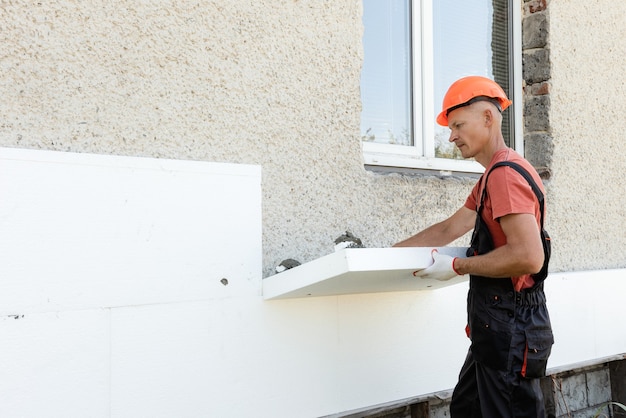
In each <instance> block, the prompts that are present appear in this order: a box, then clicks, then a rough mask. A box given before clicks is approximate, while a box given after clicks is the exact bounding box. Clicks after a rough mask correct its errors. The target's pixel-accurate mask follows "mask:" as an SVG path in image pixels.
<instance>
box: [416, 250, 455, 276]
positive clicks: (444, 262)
mask: <svg viewBox="0 0 626 418" xmlns="http://www.w3.org/2000/svg"><path fill="white" fill-rule="evenodd" d="M431 254H432V256H433V264H431V265H430V267H428V268H426V269H424V270H418V271H414V272H413V276H415V277H419V278H420V279H436V280H441V281H445V280H450V279H452V278H453V277H456V276H458V275H459V274H458V273H457V272H456V270H454V260H455V259H456V257H450V256H449V255H445V254H439V251H437V250H433V251H432V252H431Z"/></svg>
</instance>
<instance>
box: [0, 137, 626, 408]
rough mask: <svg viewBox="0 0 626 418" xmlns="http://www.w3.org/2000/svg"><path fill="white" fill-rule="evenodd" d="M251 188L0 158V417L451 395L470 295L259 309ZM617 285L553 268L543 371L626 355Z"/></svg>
mask: <svg viewBox="0 0 626 418" xmlns="http://www.w3.org/2000/svg"><path fill="white" fill-rule="evenodd" d="M260 187H261V176H260V170H259V167H256V166H242V165H231V164H214V163H205V162H191V161H187V162H183V161H173V160H155V159H142V158H130V157H112V156H96V155H89V154H68V153H56V152H48V151H27V150H11V149H0V257H1V260H0V278H1V279H0V341H1V344H0V416H2V417H4V416H7V417H37V418H39V417H86V416H89V417H115V418H117V417H133V418H135V417H139V416H146V417H172V416H176V417H242V416H271V417H317V416H322V415H326V414H332V413H337V412H341V411H346V410H351V409H356V408H361V407H366V406H369V405H375V404H378V403H383V402H388V401H394V400H397V399H402V398H407V397H411V396H416V395H420V394H425V393H430V392H435V391H439V390H445V389H449V388H450V387H452V386H453V385H454V383H455V380H456V375H457V373H458V369H459V368H460V366H461V363H462V361H463V358H464V354H465V351H466V349H467V346H468V341H467V339H466V338H465V335H464V330H463V328H464V326H465V313H464V310H465V297H466V290H467V284H466V283H461V284H459V285H454V286H450V287H447V288H443V289H439V290H436V291H424V292H393V293H380V294H377V293H372V294H360V295H343V296H326V297H318V298H309V299H303V298H298V299H287V300H276V301H265V300H263V297H262V295H261V284H262V282H261V270H262V268H261V197H260V196H261V193H260ZM624 276H626V272H625V271H624V270H606V271H593V272H581V273H559V274H554V275H552V277H551V278H550V279H549V281H548V282H547V285H546V288H547V289H546V290H547V294H548V298H549V303H550V307H551V313H552V318H553V322H554V327H555V333H556V337H557V344H556V345H555V347H554V355H553V357H552V361H551V364H550V366H551V367H555V366H559V365H563V364H569V363H576V362H579V361H585V360H589V359H592V358H597V357H603V356H606V355H610V354H615V353H622V352H626V332H625V331H624V330H623V326H621V325H620V322H621V318H623V317H624V315H626V304H624V303H622V299H623V297H622V295H623V294H624V293H625V291H626V281H625V280H623V279H624ZM222 278H226V279H228V285H223V284H222V283H221V279H222ZM590 302H591V303H590Z"/></svg>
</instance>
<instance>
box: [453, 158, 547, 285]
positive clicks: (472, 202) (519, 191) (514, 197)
mask: <svg viewBox="0 0 626 418" xmlns="http://www.w3.org/2000/svg"><path fill="white" fill-rule="evenodd" d="M500 161H513V162H515V163H517V164H519V165H521V166H522V167H523V168H524V169H526V171H528V172H529V173H530V174H531V176H532V177H533V179H534V180H535V183H537V186H539V188H540V189H541V191H542V192H543V193H544V194H545V190H544V188H543V183H542V182H541V178H540V177H539V175H538V174H537V171H536V170H535V169H534V168H533V166H531V165H530V164H529V163H528V161H526V160H525V159H524V158H522V156H520V155H519V154H518V153H517V152H515V151H514V150H512V149H510V148H507V149H504V150H501V151H498V152H496V154H495V155H494V156H493V158H492V159H491V162H490V163H489V166H488V167H487V168H486V169H485V173H487V172H488V171H489V169H490V168H491V167H493V165H494V164H496V163H498V162H500ZM484 177H485V176H483V177H482V178H481V181H479V182H478V183H476V185H475V186H474V188H473V189H472V192H471V193H470V195H469V196H468V198H467V200H466V201H465V207H467V208H469V209H471V210H474V211H475V210H477V209H478V204H479V202H480V196H481V194H482V189H483V182H484ZM516 213H530V214H533V215H535V219H537V226H538V227H540V225H541V213H540V210H539V202H538V201H537V197H536V196H535V193H534V192H533V189H532V187H531V186H530V184H528V182H527V181H526V179H525V178H524V177H522V176H521V174H519V173H518V172H517V171H515V170H514V169H512V168H510V167H498V168H496V169H495V170H494V171H493V172H492V173H491V174H490V175H489V181H488V182H487V195H486V196H485V201H484V207H483V219H484V220H485V222H486V224H487V228H489V232H490V233H491V237H492V239H493V244H494V246H495V247H496V248H498V247H501V246H502V245H504V244H506V236H505V235H504V232H503V231H502V227H501V226H500V222H499V219H500V218H501V217H503V216H506V215H511V214H516ZM511 279H512V281H513V287H514V288H515V290H516V291H518V292H519V291H520V290H522V289H526V288H529V287H532V285H533V284H534V280H533V279H532V277H530V275H524V276H519V277H512V278H511Z"/></svg>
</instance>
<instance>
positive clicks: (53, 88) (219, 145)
mask: <svg viewBox="0 0 626 418" xmlns="http://www.w3.org/2000/svg"><path fill="white" fill-rule="evenodd" d="M596 3H597V5H596V6H595V7H587V6H588V2H585V3H583V2H580V7H571V5H570V2H568V4H567V6H566V5H563V4H561V5H559V4H557V3H551V7H552V9H553V10H550V16H551V31H552V32H553V34H551V39H552V42H553V45H552V47H551V53H552V57H553V60H554V67H553V84H554V86H553V87H554V88H553V90H552V92H553V94H554V98H553V105H552V113H553V116H552V120H553V127H554V140H555V152H554V154H555V155H554V170H553V172H554V177H553V180H551V182H550V185H549V199H550V200H549V210H550V214H549V219H548V220H549V222H548V229H549V231H550V232H551V234H552V236H553V238H554V240H555V257H554V263H553V266H552V268H553V270H569V269H585V268H598V267H618V266H622V267H623V266H626V261H625V258H624V256H623V254H621V251H620V250H619V248H620V247H622V248H623V247H624V244H625V243H626V241H625V240H626V238H625V237H624V235H625V234H624V233H623V231H622V230H620V228H619V227H616V225H615V223H614V222H615V220H616V219H622V218H624V209H623V207H624V205H625V204H626V202H625V201H624V199H625V198H624V197H621V196H620V194H619V193H618V194H615V193H614V191H615V190H616V188H617V187H619V186H618V184H619V183H618V180H619V177H620V173H622V172H623V168H622V167H623V166H624V159H625V158H626V157H625V156H624V155H623V154H624V153H623V152H622V153H620V152H619V150H620V149H622V150H623V148H624V146H623V145H622V142H620V141H617V140H616V139H617V138H616V136H617V134H618V133H620V132H623V131H624V124H626V122H625V121H624V120H623V118H621V115H620V114H618V112H619V109H621V108H623V107H624V106H623V105H622V106H620V104H624V102H625V101H626V99H623V97H626V95H624V94H623V93H624V90H625V88H626V87H625V86H624V82H623V78H622V77H620V75H619V74H620V73H619V71H620V66H619V65H618V66H617V67H616V68H614V69H611V66H612V65H617V64H615V63H621V62H624V57H625V55H626V51H625V50H624V48H625V46H624V43H623V42H621V43H620V42H618V41H619V40H620V39H624V37H623V34H624V29H623V28H622V27H621V26H619V22H621V21H623V17H624V14H625V8H626V5H622V4H621V3H619V2H618V3H615V2H612V1H608V0H603V1H598V2H596ZM0 7H1V8H2V9H1V14H0V25H1V27H2V31H1V32H0V42H1V43H2V45H3V48H2V50H1V52H0V68H1V69H2V72H1V73H0V86H1V87H0V88H1V90H2V98H3V99H2V101H0V114H1V115H2V123H0V146H5V147H23V148H43V149H53V150H67V151H77V152H95V153H104V154H119V155H133V156H153V157H167V158H174V159H192V160H204V161H216V162H234V163H249V164H259V165H261V166H262V169H263V251H264V254H263V266H264V267H263V274H264V275H265V276H267V275H269V274H271V272H272V270H273V267H274V266H275V265H276V264H277V263H278V262H280V261H281V260H282V259H285V258H296V259H298V260H300V261H303V262H305V261H309V260H312V259H314V258H317V257H319V256H321V255H324V254H327V253H329V252H331V251H333V240H334V239H335V238H336V237H337V236H338V235H340V234H341V233H343V232H344V231H345V230H346V229H348V230H350V231H352V232H353V233H355V234H356V235H358V236H359V237H361V238H362V239H363V240H364V242H365V244H366V245H367V246H370V247H384V246H388V245H390V244H392V243H393V242H395V241H397V240H399V239H401V238H404V237H406V236H408V235H410V234H413V233H414V232H416V231H417V230H419V229H420V228H423V227H425V226H427V225H428V224H430V223H432V222H435V221H437V220H439V219H441V218H443V217H444V216H447V215H449V214H451V213H452V212H453V211H454V210H455V209H456V208H457V207H458V206H459V205H461V204H462V203H463V201H464V198H465V196H466V194H467V193H468V191H469V189H470V187H471V185H472V184H473V182H474V181H475V179H472V178H446V179H439V178H436V177H423V176H413V177H411V176H402V175H398V174H393V175H379V174H373V173H371V172H367V171H366V170H365V169H364V168H363V163H362V156H361V144H360V142H359V136H360V135H359V118H360V97H359V74H360V68H361V62H362V48H361V43H360V39H361V34H362V25H361V12H362V9H361V8H362V5H361V1H359V0H351V1H341V2H329V1H323V0H283V1H278V0H272V1H246V0H233V1H228V2H224V1H208V2H203V3H200V4H199V3H197V2H191V1H171V2H156V3H155V4H151V3H144V2H130V1H116V2H107V3H106V4H103V5H101V4H100V3H99V2H93V3H92V2H79V1H69V0H66V1H59V2H56V3H47V2H41V3H20V4H7V3H4V4H3V5H2V6H0ZM583 10H585V12H584V13H581V11H583ZM580 28H586V30H584V31H581V30H580ZM619 31H621V32H619ZM557 32H558V33H557ZM620 33H621V35H622V36H620ZM590 37H593V39H594V40H593V42H591V41H590ZM601 45H604V46H603V47H600V46H601ZM591 86H593V88H590V87H591ZM583 87H584V88H583ZM590 92H591V93H592V95H591V96H590V95H589V94H590ZM620 93H621V94H620ZM582 98H584V100H582ZM594 109H596V110H594ZM620 118H621V120H620ZM600 121H602V123H600ZM590 138H593V140H590ZM583 201H589V202H590V203H589V204H588V205H587V206H585V207H582V208H581V207H580V202H583ZM618 225H619V224H618ZM598 226H599V228H598ZM591 244H593V245H591ZM590 248H595V249H596V251H595V252H593V251H592V250H590Z"/></svg>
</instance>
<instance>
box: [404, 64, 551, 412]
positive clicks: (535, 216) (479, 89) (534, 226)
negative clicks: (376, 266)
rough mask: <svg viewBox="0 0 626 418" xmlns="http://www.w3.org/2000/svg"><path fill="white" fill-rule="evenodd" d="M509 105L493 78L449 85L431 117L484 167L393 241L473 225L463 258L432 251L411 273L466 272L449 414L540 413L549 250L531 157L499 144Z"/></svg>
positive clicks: (450, 233)
mask: <svg viewBox="0 0 626 418" xmlns="http://www.w3.org/2000/svg"><path fill="white" fill-rule="evenodd" d="M511 103H512V102H511V101H510V100H509V99H508V98H507V96H506V94H505V93H504V91H503V90H502V88H501V87H500V86H499V85H498V84H497V83H495V82H494V81H493V80H491V79H489V78H485V77H480V76H469V77H464V78H461V79H460V80H457V81H456V82H455V83H453V84H452V85H451V86H450V88H449V89H448V91H447V93H446V95H445V97H444V99H443V109H442V111H441V113H439V115H438V116H437V123H438V124H440V125H442V126H448V127H449V128H450V139H449V141H450V142H452V143H454V144H455V145H456V147H457V148H458V149H459V151H460V152H461V154H462V156H463V158H474V159H475V160H476V161H477V162H478V163H480V164H481V165H482V166H483V167H485V173H484V174H483V175H482V177H481V179H480V180H479V181H478V182H477V183H476V185H475V186H474V187H473V189H472V191H471V193H470V195H469V196H468V198H467V199H466V201H465V204H464V205H463V206H462V207H461V208H460V209H459V210H458V211H456V212H455V213H454V214H453V215H452V216H450V217H449V218H447V219H446V220H444V221H442V222H439V223H437V224H434V225H432V226H430V227H428V228H426V229H425V230H423V231H421V232H419V233H418V234H416V235H414V236H412V237H410V238H408V239H406V240H404V241H401V242H399V243H397V244H395V245H394V246H397V247H439V246H445V245H447V244H449V243H450V242H452V241H454V240H455V239H457V238H460V237H461V236H463V235H465V234H466V233H468V232H469V231H471V230H472V229H473V230H474V231H473V233H472V238H471V243H470V247H469V250H468V254H467V255H468V256H467V258H458V257H451V256H448V255H444V254H441V253H439V252H437V251H436V249H434V250H433V251H432V265H430V267H428V268H426V269H424V270H421V271H417V272H415V273H414V275H415V276H417V277H418V278H419V279H437V280H449V279H451V278H453V277H456V276H457V275H465V274H469V277H470V280H469V294H468V299H467V313H468V326H467V328H466V332H467V335H468V337H469V338H470V340H471V344H470V348H469V350H468V354H467V357H466V359H465V363H464V364H463V366H462V368H461V371H460V374H459V380H458V382H457V384H456V386H455V388H454V392H453V395H452V400H451V404H450V416H451V417H452V418H461V417H462V418H468V417H498V418H503V417H545V408H544V404H543V396H542V392H541V388H540V385H539V382H540V378H541V377H543V376H544V375H545V371H546V364H547V360H548V356H549V355H550V351H551V347H552V344H553V342H554V339H553V335H552V329H551V326H550V318H549V315H548V310H547V308H546V298H545V294H544V292H543V280H544V279H545V277H546V275H547V264H548V260H549V254H550V245H549V244H550V243H549V237H548V236H547V233H545V231H544V230H543V216H544V213H543V210H544V208H543V195H544V194H545V190H544V188H543V185H542V182H541V178H540V177H539V175H538V174H537V172H536V171H535V170H534V168H533V167H532V166H531V165H530V163H528V161H526V160H525V159H524V158H523V157H522V156H520V155H519V154H518V153H517V152H516V151H515V150H513V149H511V148H509V147H508V146H507V145H506V144H505V142H504V137H503V135H502V127H501V126H502V125H501V124H502V112H503V111H504V110H505V109H506V108H507V107H508V106H509V105H511ZM502 162H505V163H502ZM497 164H511V165H515V164H517V169H515V168H514V167H511V166H496V165H497ZM494 166H496V167H495V168H494ZM520 167H521V170H519V168H520ZM492 169H493V171H491V170H492ZM518 170H519V171H518ZM523 172H526V173H527V174H526V176H527V177H528V179H526V178H525V177H524V175H523ZM532 183H534V185H533V184H532ZM533 187H535V191H534V190H533Z"/></svg>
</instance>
